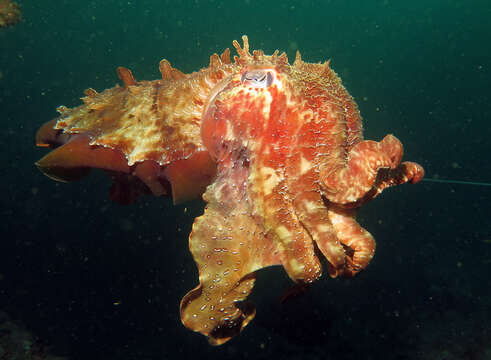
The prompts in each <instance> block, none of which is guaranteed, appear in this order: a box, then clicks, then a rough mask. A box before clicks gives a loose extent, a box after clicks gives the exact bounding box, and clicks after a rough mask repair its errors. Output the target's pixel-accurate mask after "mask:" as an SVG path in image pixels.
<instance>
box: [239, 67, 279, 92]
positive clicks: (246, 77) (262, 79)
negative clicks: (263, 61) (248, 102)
mask: <svg viewBox="0 0 491 360" xmlns="http://www.w3.org/2000/svg"><path fill="white" fill-rule="evenodd" d="M240 81H241V82H242V83H243V84H246V85H249V86H253V87H258V88H266V87H268V86H270V85H271V84H272V82H273V74H271V71H268V70H264V69H255V70H249V71H246V72H244V73H243V74H242V77H241V78H240Z"/></svg>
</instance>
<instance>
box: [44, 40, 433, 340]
mask: <svg viewBox="0 0 491 360" xmlns="http://www.w3.org/2000/svg"><path fill="white" fill-rule="evenodd" d="M242 39H243V46H242V47H241V46H240V45H239V44H238V43H237V42H236V41H234V43H233V44H234V47H235V49H236V51H237V53H238V56H235V57H234V58H233V61H232V60H231V59H230V52H229V50H228V49H226V50H225V51H224V52H223V53H222V54H221V55H220V56H219V55H217V54H213V55H212V56H211V57H210V64H209V66H208V67H207V68H204V69H201V70H200V71H198V72H194V73H191V74H184V73H182V72H180V71H179V70H176V69H175V68H173V67H172V66H171V65H170V64H169V62H168V61H166V60H162V61H161V63H160V71H161V74H162V79H159V80H154V81H137V80H135V78H134V77H133V75H132V73H131V71H130V70H128V69H125V68H122V67H120V68H118V74H119V77H120V78H121V80H122V81H123V86H116V87H114V88H112V89H108V90H105V91H103V92H102V93H98V92H96V91H95V90H93V89H88V90H86V91H85V95H86V96H85V97H84V98H82V100H83V102H84V104H83V105H81V106H79V107H77V108H73V109H68V108H65V107H60V108H59V109H58V110H59V112H60V113H61V116H60V117H59V118H57V119H55V120H53V121H51V122H48V123H47V124H45V125H44V126H43V127H41V129H40V130H39V132H38V134H37V144H38V146H45V147H50V148H55V149H54V150H53V151H52V152H50V153H49V154H47V155H46V156H45V157H44V158H42V159H41V160H39V162H38V163H37V166H38V167H39V168H40V170H41V171H42V172H44V173H45V174H46V175H48V176H49V177H51V178H53V179H55V180H61V181H68V180H74V179H78V178H80V177H82V176H83V175H85V174H86V173H87V171H88V170H89V169H90V168H99V169H104V170H106V171H107V172H108V174H109V175H110V176H112V178H113V186H112V188H111V194H110V195H111V198H112V199H113V200H115V201H119V202H122V203H130V202H133V201H134V200H135V199H136V198H137V196H139V195H141V194H153V195H156V196H160V195H170V196H172V198H173V200H174V202H181V201H185V200H188V199H192V198H196V197H199V196H201V195H202V196H203V199H204V200H205V201H206V203H207V205H206V208H205V210H204V214H203V215H202V216H200V217H198V218H197V219H196V220H195V222H194V225H193V230H192V232H191V235H190V237H189V247H190V249H191V252H192V254H193V257H194V260H195V261H196V264H197V266H198V270H199V284H198V285H197V286H196V287H195V288H194V289H192V290H191V291H189V292H188V293H187V294H186V295H185V296H184V298H183V299H182V301H181V319H182V322H183V324H184V325H185V326H186V327H188V328H189V329H191V330H193V331H197V332H200V333H202V334H203V335H205V336H207V337H208V340H209V341H210V343H211V344H214V345H219V344H223V343H224V342H226V341H227V340H229V339H230V338H232V337H233V336H234V335H237V334H238V333H239V332H240V331H241V330H242V329H243V328H244V327H245V326H246V325H247V324H248V323H249V322H250V321H251V320H252V318H253V317H254V315H255V311H256V310H255V307H254V306H253V305H252V304H251V303H249V302H247V301H246V299H247V296H248V295H249V293H250V292H251V291H252V288H253V286H254V281H255V272H256V271H257V270H259V269H262V268H264V267H267V266H273V265H281V266H283V268H284V269H285V271H286V273H287V274H288V276H289V277H290V278H291V279H292V280H293V281H294V282H296V283H300V284H308V283H311V282H313V281H314V280H316V279H318V278H319V277H320V276H321V273H322V267H321V259H319V256H323V257H325V259H326V260H327V261H326V263H327V264H328V265H327V272H328V274H329V275H330V276H331V277H337V276H345V277H351V276H354V275H356V274H357V273H358V272H359V271H361V270H362V269H364V268H365V267H366V266H367V265H368V263H369V262H370V260H371V258H372V257H373V254H374V250H375V241H374V239H373V237H372V235H370V233H369V232H368V231H366V230H365V229H364V228H362V227H361V226H360V225H359V224H358V223H357V222H356V219H355V215H356V209H357V208H358V207H360V206H361V205H363V204H364V203H365V202H367V201H370V200H372V199H373V198H374V197H376V196H377V195H379V194H380V193H381V192H382V190H384V189H385V188H387V187H389V186H392V185H398V184H403V183H406V182H410V183H417V182H418V181H420V180H421V179H422V177H423V169H422V167H421V166H420V165H418V164H416V163H413V162H401V158H402V153H403V148H402V144H401V143H400V142H399V140H398V139H397V138H395V137H394V136H392V135H387V136H385V137H384V138H383V139H382V140H381V141H379V142H377V141H372V140H363V135H362V124H361V117H360V114H359V111H358V108H357V106H356V104H355V102H354V101H353V99H352V97H351V96H350V95H349V94H348V92H347V91H346V89H345V88H344V87H343V86H342V84H341V80H340V79H339V77H338V76H337V75H336V73H335V72H334V71H333V70H331V68H330V66H329V62H325V63H322V64H310V63H307V62H304V61H303V60H302V59H301V56H300V53H298V52H297V56H296V58H295V61H294V63H293V65H290V64H289V63H288V59H287V56H286V54H285V53H282V54H278V52H277V51H276V52H274V53H273V55H271V56H268V55H265V54H264V53H263V51H261V50H255V51H253V52H252V54H251V53H250V51H249V43H248V39H247V37H246V36H243V37H242Z"/></svg>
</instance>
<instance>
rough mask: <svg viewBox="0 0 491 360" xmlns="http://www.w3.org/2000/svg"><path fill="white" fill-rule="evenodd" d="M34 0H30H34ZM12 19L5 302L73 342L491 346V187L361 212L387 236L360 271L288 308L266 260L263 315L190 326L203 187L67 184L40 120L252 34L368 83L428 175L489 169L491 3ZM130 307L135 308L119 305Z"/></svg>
mask: <svg viewBox="0 0 491 360" xmlns="http://www.w3.org/2000/svg"><path fill="white" fill-rule="evenodd" d="M19 2H20V1H19ZM20 4H21V6H22V12H23V17H24V21H23V22H22V23H20V24H18V25H17V26H16V27H14V28H11V29H7V30H2V31H0V72H1V74H2V76H1V78H0V122H1V131H0V160H1V164H2V167H1V170H0V173H1V185H2V187H1V189H2V200H1V202H2V205H1V208H0V211H1V213H0V216H1V218H0V219H1V221H0V231H1V233H0V310H3V311H5V312H7V313H8V314H9V315H10V316H11V317H12V318H14V319H16V320H18V321H21V322H23V323H24V324H25V326H26V327H27V328H28V329H29V331H31V332H32V333H34V334H35V335H36V336H38V337H39V338H40V339H41V340H42V341H43V342H45V343H46V344H49V345H51V346H52V352H54V353H56V354H60V355H65V356H67V357H69V358H71V359H173V358H176V357H178V356H179V357H182V358H194V359H196V358H200V359H211V358H213V359H231V358H233V359H266V358H268V359H272V358H278V359H339V360H342V359H441V360H443V359H465V360H467V359H470V360H474V359H478V360H481V359H491V325H489V324H490V323H491V310H490V309H491V287H490V280H489V278H490V276H489V275H490V273H491V270H490V267H491V225H490V221H489V217H490V211H491V205H490V203H491V201H490V200H491V188H490V187H478V186H471V185H456V184H438V183H430V182H423V183H420V184H418V185H413V186H409V185H406V186H400V187H397V188H394V189H390V190H388V191H386V192H385V193H384V194H383V195H382V196H381V197H380V198H377V199H376V200H375V201H373V202H372V203H370V204H367V205H366V206H365V207H364V208H363V209H362V210H361V212H360V217H359V218H360V222H361V223H362V224H363V225H364V226H365V227H366V228H367V229H368V230H369V231H370V232H371V233H372V234H373V235H374V237H375V239H376V240H377V246H378V247H377V253H376V255H375V258H374V259H373V261H372V263H371V265H370V266H369V267H368V268H367V269H366V270H365V271H364V272H362V273H361V274H360V275H359V276H357V277H356V278H354V279H335V280H333V279H329V278H328V277H323V278H321V279H320V280H319V281H318V282H317V283H316V284H315V285H314V286H313V288H312V289H311V290H310V291H309V292H308V293H307V294H305V295H304V296H301V297H298V298H294V299H292V300H291V301H290V302H287V303H285V304H283V305H280V304H279V301H278V298H279V296H280V295H281V294H282V293H283V291H284V290H285V289H286V288H287V287H288V286H289V280H288V279H287V277H286V275H285V273H284V272H283V270H281V269H280V268H271V269H266V270H262V271H261V272H260V273H259V276H258V284H257V287H256V288H255V291H254V293H253V295H252V298H253V300H254V301H255V302H256V305H257V309H258V313H257V316H256V318H255V320H254V321H253V322H252V323H251V324H250V325H249V326H248V327H247V328H246V329H245V331H244V332H243V333H242V334H241V335H240V336H238V337H237V338H235V339H234V340H232V341H230V342H229V343H227V344H225V345H224V346H221V347H218V348H213V347H210V346H209V345H208V344H207V342H206V340H205V338H204V337H202V336H201V335H197V334H194V333H192V332H190V331H188V330H187V329H185V328H184V327H183V326H182V325H181V323H180V319H179V312H178V305H179V301H180V299H181V297H182V296H183V295H184V294H185V293H186V292H187V291H188V290H189V289H190V288H192V287H194V286H195V285H196V282H197V273H196V268H195V265H194V262H193V260H192V258H191V255H190V253H189V250H188V247H187V237H188V234H189V231H190V228H191V225H192V222H193V219H194V217H195V216H198V215H199V214H201V213H202V206H203V204H202V203H201V202H200V201H195V202H192V203H188V204H184V205H182V206H176V207H174V206H172V204H171V201H170V200H168V199H156V198H144V199H140V200H139V201H138V203H137V204H136V205H133V206H129V207H124V206H119V205H117V204H113V203H111V202H110V201H109V200H108V197H107V188H108V186H109V181H108V180H107V179H106V178H105V177H103V176H102V175H100V174H96V173H94V174H93V175H91V176H90V177H89V178H87V179H84V180H83V181H82V182H80V183H73V184H58V183H55V182H53V181H51V180H50V179H48V178H47V177H45V176H43V175H42V174H41V173H40V172H39V171H38V170H37V169H36V168H35V166H34V165H33V163H34V162H35V161H36V160H38V159H39V158H40V157H41V156H42V155H43V154H44V153H45V151H43V150H39V149H36V148H35V147H34V134H35V131H36V130H37V128H38V127H39V126H40V125H41V124H42V123H43V122H45V121H47V120H50V119H52V118H53V117H55V116H56V115H57V114H56V112H55V108H56V106H58V105H61V104H63V105H67V106H75V105H78V104H80V100H79V97H81V96H83V93H82V91H83V90H84V89H86V88H88V87H93V88H95V89H97V90H103V89H105V88H108V87H112V86H114V84H115V83H116V82H117V81H118V79H117V77H116V73H115V68H116V67H117V66H119V65H124V66H126V67H129V68H130V69H132V71H133V74H134V75H135V77H136V78H137V79H156V78H158V77H159V76H160V74H159V72H158V62H159V61H160V60H161V59H162V58H166V59H168V60H169V61H170V62H171V63H172V64H173V65H174V66H175V67H177V68H179V69H180V70H182V71H184V72H191V71H195V70H198V69H200V68H201V67H205V66H207V65H208V59H209V56H210V55H211V54H212V53H214V52H221V51H222V50H223V49H224V48H226V47H231V42H232V40H233V39H240V36H241V35H242V34H247V35H248V36H249V40H250V43H251V46H252V48H255V49H264V50H265V51H266V53H268V54H271V53H272V52H273V51H274V50H275V49H280V50H286V51H287V53H288V55H289V57H290V59H293V58H294V53H295V50H296V49H297V48H298V49H300V50H301V52H302V55H303V59H304V60H305V61H309V62H318V61H324V60H326V59H329V58H331V59H332V63H331V65H332V67H333V68H334V69H335V70H336V71H337V72H338V73H339V74H340V76H341V77H342V79H343V81H344V83H345V85H346V87H347V88H348V90H349V91H350V92H351V94H352V95H353V96H354V97H355V99H356V100H357V102H358V104H359V107H360V110H361V112H362V115H363V117H364V121H365V136H366V138H369V139H375V140H380V139H381V138H382V137H383V136H384V135H385V134H387V133H393V134H395V135H396V136H397V137H398V138H399V139H401V141H402V142H403V144H404V146H405V159H409V160H413V161H417V162H419V163H421V164H422V165H423V166H424V168H425V170H426V174H427V176H428V177H429V178H431V177H440V178H446V179H458V180H467V181H491V165H490V162H489V161H490V150H491V146H490V138H491V130H490V129H491V127H490V125H489V121H490V119H491V95H490V94H491V92H490V84H491V49H490V45H489V43H490V39H491V21H490V19H491V2H489V0H473V1H467V0H460V1H437V0H432V1H412V2H407V1H389V0H384V1H378V0H371V1H361V0H360V1H298V2H296V1H255V0H249V1H161V0H159V1H157V0H138V1H136V0H133V1H131V0H130V1H129V0H125V1H116V0H104V1H102V0H98V1H62V0H57V1H33V0H31V1H27V0H26V1H22V2H20ZM116 304H119V305H116Z"/></svg>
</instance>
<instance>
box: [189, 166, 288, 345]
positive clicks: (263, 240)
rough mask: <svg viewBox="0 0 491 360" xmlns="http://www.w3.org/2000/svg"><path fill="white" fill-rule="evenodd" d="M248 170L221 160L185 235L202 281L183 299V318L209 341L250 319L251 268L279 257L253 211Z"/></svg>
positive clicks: (238, 328)
mask: <svg viewBox="0 0 491 360" xmlns="http://www.w3.org/2000/svg"><path fill="white" fill-rule="evenodd" d="M227 167H228V168H227ZM247 172H248V171H247V168H246V166H244V165H243V164H242V163H241V162H240V161H235V162H224V163H222V164H220V174H221V175H220V176H219V177H218V179H217V180H216V181H215V182H214V183H213V184H212V185H211V186H209V187H208V190H207V191H206V193H205V194H204V196H203V198H204V199H205V201H206V202H207V203H208V205H207V207H206V209H205V213H204V214H203V216H200V217H199V218H197V219H196V221H195V223H194V225H193V231H192V233H191V236H190V239H189V245H190V249H191V252H192V254H193V257H194V260H195V261H196V263H197V264H198V269H199V280H200V284H199V285H198V286H197V287H196V288H195V289H193V290H191V291H190V292H189V293H187V294H186V296H184V298H183V299H182V301H181V319H182V322H183V324H184V325H185V326H186V327H188V328H189V329H191V330H194V331H197V332H200V333H202V334H203V335H206V336H207V337H208V340H209V342H210V343H211V344H213V345H220V344H222V343H224V342H226V341H227V340H229V339H230V338H231V337H233V336H235V335H237V334H238V333H239V332H240V331H241V330H242V329H243V328H244V327H245V326H246V325H247V324H248V323H249V322H250V321H251V320H252V319H253V318H254V315H255V307H254V306H253V305H252V304H251V303H244V302H243V301H244V300H245V299H246V298H247V296H248V295H249V293H250V292H251V291H252V288H253V286H254V281H255V275H254V272H255V271H256V270H258V269H261V268H263V267H267V266H270V265H276V264H279V261H280V260H279V254H278V251H277V250H276V248H275V243H274V241H272V239H271V236H270V235H268V234H266V233H265V231H264V228H263V227H262V226H261V223H260V221H259V222H258V221H257V220H256V219H255V218H254V217H253V216H251V208H250V203H249V200H248V191H247V184H246V182H247Z"/></svg>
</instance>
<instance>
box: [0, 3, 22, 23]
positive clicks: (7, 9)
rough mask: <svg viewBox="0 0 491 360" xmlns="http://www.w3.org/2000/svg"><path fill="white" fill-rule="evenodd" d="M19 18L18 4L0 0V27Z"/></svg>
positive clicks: (16, 21) (17, 20) (15, 21)
mask: <svg viewBox="0 0 491 360" xmlns="http://www.w3.org/2000/svg"><path fill="white" fill-rule="evenodd" d="M20 20H21V14H20V8H19V4H17V3H16V2H13V1H11V0H0V28H2V27H7V26H13V25H15V24H17V23H18V22H19V21H20Z"/></svg>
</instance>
